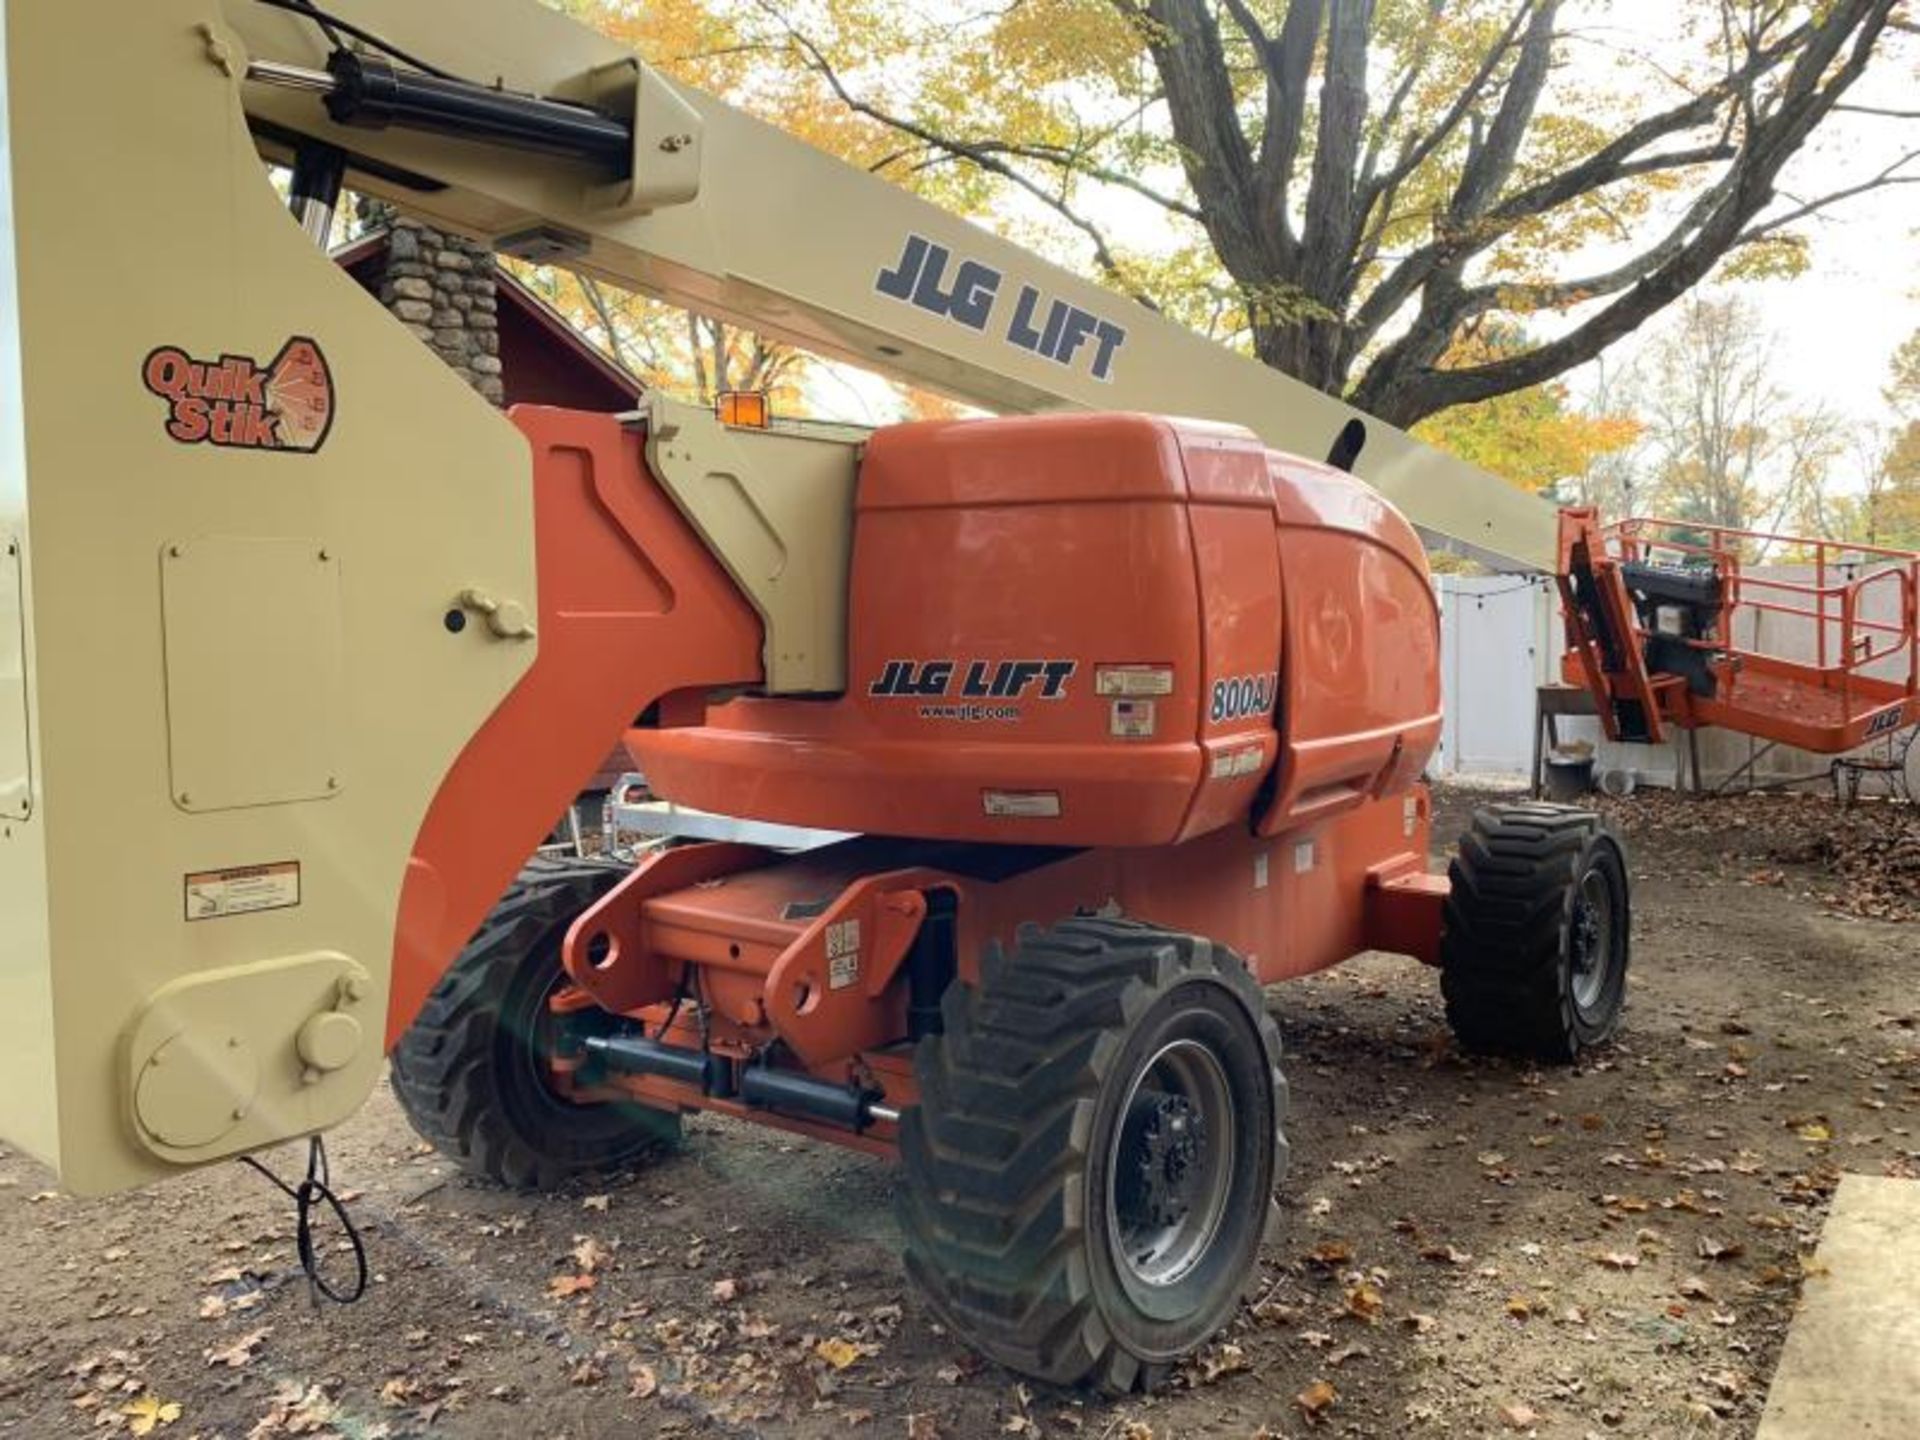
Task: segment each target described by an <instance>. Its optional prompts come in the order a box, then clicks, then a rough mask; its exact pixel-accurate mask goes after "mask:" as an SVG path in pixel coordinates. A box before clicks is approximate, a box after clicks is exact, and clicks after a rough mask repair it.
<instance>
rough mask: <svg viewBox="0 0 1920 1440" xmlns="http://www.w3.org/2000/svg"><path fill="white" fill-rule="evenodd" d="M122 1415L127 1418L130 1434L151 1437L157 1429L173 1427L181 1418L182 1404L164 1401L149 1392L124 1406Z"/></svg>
mask: <svg viewBox="0 0 1920 1440" xmlns="http://www.w3.org/2000/svg"><path fill="white" fill-rule="evenodd" d="M120 1413H121V1414H122V1415H124V1416H126V1417H127V1433H128V1434H130V1435H151V1434H152V1433H153V1432H154V1430H155V1428H156V1427H159V1426H163V1425H171V1424H173V1422H174V1421H176V1420H178V1419H179V1418H180V1402H179V1401H178V1400H162V1399H161V1398H160V1397H159V1396H158V1395H155V1394H154V1393H153V1392H152V1391H147V1392H146V1393H144V1394H142V1395H140V1396H139V1397H138V1398H137V1399H134V1400H132V1401H129V1402H128V1403H127V1404H125V1405H122V1406H121V1407H120Z"/></svg>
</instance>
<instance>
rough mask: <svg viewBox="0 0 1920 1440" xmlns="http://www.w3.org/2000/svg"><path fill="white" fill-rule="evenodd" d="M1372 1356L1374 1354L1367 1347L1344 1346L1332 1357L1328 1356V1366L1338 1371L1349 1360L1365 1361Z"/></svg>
mask: <svg viewBox="0 0 1920 1440" xmlns="http://www.w3.org/2000/svg"><path fill="white" fill-rule="evenodd" d="M1371 1354H1373V1351H1371V1350H1369V1349H1368V1348H1367V1347H1366V1346H1365V1345H1343V1346H1341V1347H1340V1348H1339V1349H1338V1350H1336V1351H1334V1352H1333V1353H1332V1354H1331V1355H1329V1356H1327V1364H1329V1365H1331V1366H1333V1367H1334V1368H1335V1369H1338V1368H1339V1367H1340V1366H1342V1365H1344V1364H1346V1363H1347V1362H1348V1361H1349V1360H1364V1359H1366V1358H1367V1357H1368V1356H1369V1355H1371Z"/></svg>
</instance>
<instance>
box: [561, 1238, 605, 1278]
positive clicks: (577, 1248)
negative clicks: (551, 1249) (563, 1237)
mask: <svg viewBox="0 0 1920 1440" xmlns="http://www.w3.org/2000/svg"><path fill="white" fill-rule="evenodd" d="M567 1253H568V1255H570V1256H572V1258H573V1263H574V1264H576V1265H578V1266H579V1267H580V1269H581V1271H582V1272H583V1273H584V1274H588V1275H591V1274H593V1273H594V1271H596V1270H598V1269H600V1268H601V1267H602V1266H604V1265H605V1264H606V1263H607V1262H608V1261H609V1260H611V1259H612V1258H613V1252H612V1251H611V1250H609V1249H608V1248H607V1247H606V1246H604V1245H602V1244H601V1243H600V1242H599V1241H598V1240H596V1239H594V1238H593V1237H592V1236H591V1235H576V1236H574V1237H573V1249H571V1250H569V1251H568V1252H567Z"/></svg>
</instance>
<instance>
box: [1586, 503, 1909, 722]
mask: <svg viewBox="0 0 1920 1440" xmlns="http://www.w3.org/2000/svg"><path fill="white" fill-rule="evenodd" d="M1602 534H1603V536H1604V538H1605V540H1606V544H1607V549H1608V552H1609V553H1610V554H1611V555H1613V556H1614V557H1615V558H1616V559H1619V560H1623V561H1639V562H1643V563H1656V564H1658V563H1665V564H1676V563H1677V564H1679V565H1682V566H1699V567H1701V568H1708V567H1711V568H1712V570H1713V571H1714V573H1715V574H1717V575H1718V576H1719V577H1720V581H1721V587H1722V594H1723V596H1724V601H1723V610H1722V617H1721V626H1720V629H1721V635H1720V638H1718V639H1717V640H1715V641H1712V642H1708V643H1707V644H1705V645H1704V646H1703V647H1702V648H1709V649H1712V650H1715V651H1718V652H1721V653H1725V654H1729V655H1733V656H1754V657H1760V658H1766V659H1771V660H1776V661H1780V662H1782V663H1786V664H1796V665H1804V664H1805V663H1806V662H1805V659H1804V657H1801V656H1793V655H1785V654H1781V653H1779V652H1778V651H1774V650H1768V649H1763V648H1761V647H1760V645H1759V637H1760V634H1761V629H1760V626H1759V625H1758V623H1757V622H1756V624H1755V626H1754V635H1755V642H1756V643H1755V644H1754V645H1753V646H1742V645H1740V644H1738V643H1737V641H1736V639H1735V637H1736V635H1737V633H1738V626H1737V621H1738V617H1739V615H1740V612H1742V611H1745V612H1747V613H1748V614H1751V615H1754V616H1759V615H1766V614H1774V615H1784V616H1788V617H1791V618H1794V619H1798V620H1803V621H1807V622H1809V623H1811V624H1812V626H1813V629H1814V651H1815V656H1814V664H1813V668H1814V669H1815V670H1817V671H1819V672H1820V674H1821V677H1822V683H1823V684H1830V685H1831V686H1832V687H1833V688H1835V689H1837V690H1838V691H1839V692H1840V694H1841V695H1842V697H1843V699H1845V698H1850V697H1851V694H1852V692H1853V690H1854V688H1855V687H1854V685H1853V683H1852V681H1853V677H1855V676H1856V675H1858V674H1859V673H1860V672H1861V671H1863V670H1865V669H1867V668H1868V667H1869V666H1873V665H1878V664H1880V663H1881V662H1882V661H1886V660H1889V659H1894V658H1898V657H1904V658H1905V660H1906V681H1905V689H1906V692H1907V693H1908V694H1909V695H1915V694H1920V553H1916V552H1914V551H1911V550H1897V549H1894V548H1892V547H1889V546H1885V545H1856V544H1851V543H1846V542H1842V541H1837V540H1822V539H1813V538H1809V537H1807V536H1802V535H1782V534H1776V533H1773V532H1770V531H1764V530H1738V529H1733V528H1731V527H1727V526H1719V525H1700V524H1695V523H1694V522H1692V521H1686V520H1670V519H1661V518H1655V517H1646V518H1638V519H1631V520H1620V521H1616V522H1614V523H1613V524H1611V525H1608V526H1606V527H1605V528H1604V530H1603V532H1602ZM1775 547H1779V548H1781V549H1783V550H1784V551H1785V552H1786V554H1785V555H1784V556H1783V557H1782V558H1783V559H1786V560H1788V563H1798V564H1810V565H1811V566H1812V567H1813V571H1814V578H1813V580H1812V581H1811V582H1808V581H1804V580H1786V579H1781V578H1778V577H1775V576H1770V575H1754V574H1751V573H1749V569H1748V567H1749V566H1750V565H1752V564H1757V563H1760V562H1759V560H1758V558H1757V557H1758V556H1763V555H1765V554H1766V553H1767V552H1768V551H1769V550H1771V549H1774V548H1775ZM1749 553H1751V554H1753V555H1754V556H1755V557H1756V558H1755V559H1751V560H1750V559H1749V558H1748V555H1749ZM1889 586H1891V587H1893V589H1894V592H1895V603H1894V604H1893V605H1892V606H1891V607H1890V608H1891V609H1892V611H1893V612H1894V613H1895V614H1896V615H1897V617H1898V618H1897V619H1894V620H1887V619H1881V618H1876V617H1875V616H1874V615H1873V614H1872V613H1863V605H1862V602H1863V599H1866V598H1868V597H1871V598H1872V599H1873V600H1875V601H1877V600H1878V598H1879V592H1880V591H1881V590H1884V589H1886V588H1887V587H1889ZM1871 608H1872V607H1871V606H1870V605H1869V606H1868V607H1866V609H1867V610H1868V611H1870V610H1871ZM1836 649H1837V651H1838V653H1837V654H1836V653H1835V651H1836ZM1736 673H1737V671H1736ZM1736 683H1737V681H1736Z"/></svg>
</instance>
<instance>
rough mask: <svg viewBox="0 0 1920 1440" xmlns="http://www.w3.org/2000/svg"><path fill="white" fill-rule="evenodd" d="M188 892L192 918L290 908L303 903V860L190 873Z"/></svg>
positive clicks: (188, 904) (212, 917)
mask: <svg viewBox="0 0 1920 1440" xmlns="http://www.w3.org/2000/svg"><path fill="white" fill-rule="evenodd" d="M186 895H187V919H189V920H218V919H220V918H222V917H223V916H227V915H250V914H252V913H254V912H255V911H259V910H290V909H292V908H293V907H294V906H295V905H298V904H299V903H300V862H299V861H297V860H283V861H280V862H278V863H276V864H273V865H241V866H237V867H235V868H234V869H232V870H200V871H196V872H195V873H194V874H191V875H189V876H187V882H186Z"/></svg>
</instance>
